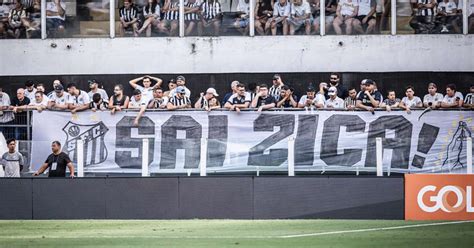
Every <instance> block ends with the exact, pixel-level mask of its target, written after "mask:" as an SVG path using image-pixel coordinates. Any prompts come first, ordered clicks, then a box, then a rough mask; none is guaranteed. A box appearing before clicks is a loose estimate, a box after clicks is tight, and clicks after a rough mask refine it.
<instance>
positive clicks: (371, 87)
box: [356, 79, 382, 113]
mask: <svg viewBox="0 0 474 248" xmlns="http://www.w3.org/2000/svg"><path fill="white" fill-rule="evenodd" d="M381 101H382V94H381V93H380V92H379V91H375V82H374V81H373V80H372V79H367V80H366V81H365V91H364V92H363V93H362V94H360V95H359V97H358V98H357V104H356V106H357V108H360V109H364V110H367V111H370V112H372V113H373V112H374V109H375V108H378V107H379V105H380V102H381Z"/></svg>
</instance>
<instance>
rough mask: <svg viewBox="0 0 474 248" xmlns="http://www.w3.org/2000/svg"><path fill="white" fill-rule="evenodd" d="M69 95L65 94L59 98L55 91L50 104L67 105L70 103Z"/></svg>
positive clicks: (50, 98)
mask: <svg viewBox="0 0 474 248" xmlns="http://www.w3.org/2000/svg"><path fill="white" fill-rule="evenodd" d="M68 99H69V93H67V92H63V95H62V96H58V95H57V94H56V92H54V91H53V94H51V96H50V97H49V101H50V102H54V103H56V104H59V105H65V104H67V103H68Z"/></svg>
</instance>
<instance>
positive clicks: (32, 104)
mask: <svg viewBox="0 0 474 248" xmlns="http://www.w3.org/2000/svg"><path fill="white" fill-rule="evenodd" d="M28 105H30V106H43V107H48V98H47V97H46V96H43V100H42V101H41V102H36V100H34V101H31V102H30V104H28Z"/></svg>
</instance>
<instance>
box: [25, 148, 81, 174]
mask: <svg viewBox="0 0 474 248" xmlns="http://www.w3.org/2000/svg"><path fill="white" fill-rule="evenodd" d="M51 150H52V151H53V153H52V154H51V155H49V156H48V158H47V159H46V161H45V162H44V164H43V165H41V167H40V168H39V169H38V171H37V172H35V173H34V174H33V176H39V175H41V174H42V173H43V172H44V171H45V170H46V169H48V168H49V173H48V176H49V177H66V167H67V168H69V172H70V174H71V178H74V165H73V164H72V161H71V159H70V158H69V156H68V155H67V154H66V153H64V152H61V143H59V141H53V144H52V145H51Z"/></svg>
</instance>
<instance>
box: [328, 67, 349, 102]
mask: <svg viewBox="0 0 474 248" xmlns="http://www.w3.org/2000/svg"><path fill="white" fill-rule="evenodd" d="M329 84H330V85H329V87H331V86H334V87H336V88H337V97H339V98H341V99H345V98H346V97H348V96H349V92H348V91H347V89H346V87H344V85H343V84H342V83H341V75H340V74H339V73H337V72H333V73H331V76H330V78H329ZM329 87H328V88H329ZM328 98H329V96H328V95H327V92H326V99H328Z"/></svg>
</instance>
